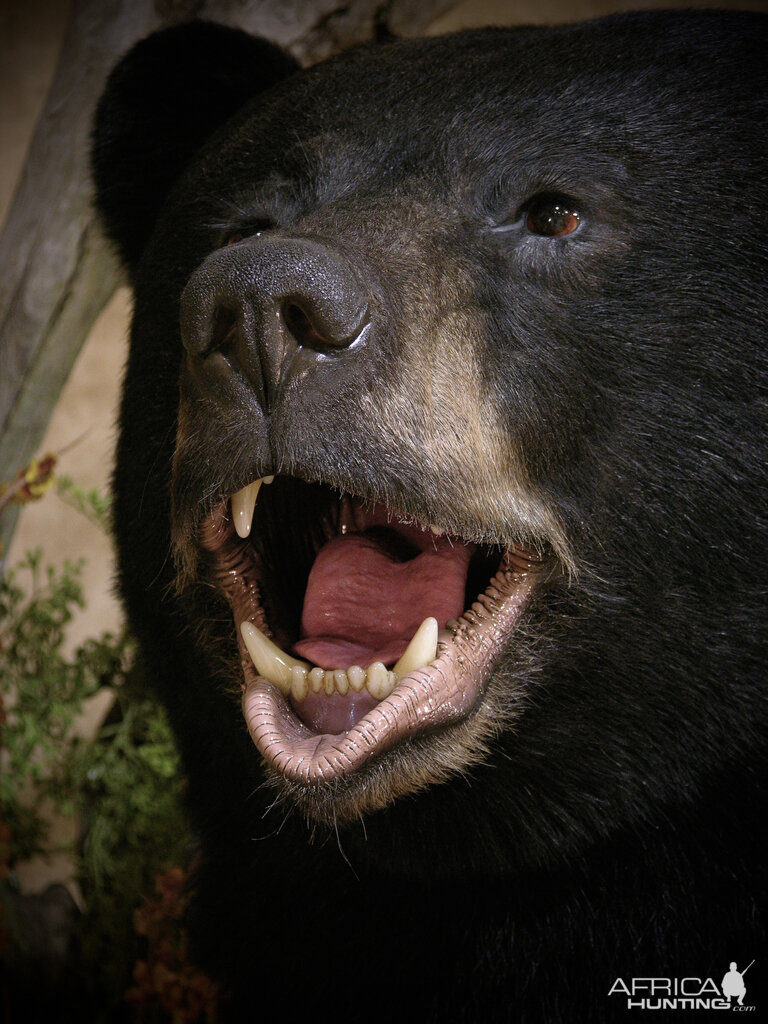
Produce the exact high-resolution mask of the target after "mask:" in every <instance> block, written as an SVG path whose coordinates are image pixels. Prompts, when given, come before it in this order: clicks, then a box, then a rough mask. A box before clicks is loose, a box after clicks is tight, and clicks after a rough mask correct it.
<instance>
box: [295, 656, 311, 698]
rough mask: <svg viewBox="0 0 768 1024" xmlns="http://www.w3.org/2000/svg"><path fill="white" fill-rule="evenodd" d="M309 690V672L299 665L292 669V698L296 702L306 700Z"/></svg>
mask: <svg viewBox="0 0 768 1024" xmlns="http://www.w3.org/2000/svg"><path fill="white" fill-rule="evenodd" d="M308 690H309V672H308V671H307V670H306V669H305V668H300V667H299V666H298V665H293V666H292V667H291V696H292V697H293V698H294V700H304V698H305V697H306V696H307V692H308Z"/></svg>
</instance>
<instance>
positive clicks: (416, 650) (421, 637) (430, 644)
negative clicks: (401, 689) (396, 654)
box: [392, 618, 437, 679]
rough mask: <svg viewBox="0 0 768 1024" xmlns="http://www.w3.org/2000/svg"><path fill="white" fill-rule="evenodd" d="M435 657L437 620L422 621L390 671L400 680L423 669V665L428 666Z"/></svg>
mask: <svg viewBox="0 0 768 1024" xmlns="http://www.w3.org/2000/svg"><path fill="white" fill-rule="evenodd" d="M436 657H437V619H433V618H428V619H424V621H423V622H422V624H421V625H420V626H419V628H418V629H417V630H416V632H415V633H414V634H413V639H412V640H411V642H410V643H409V644H408V646H407V647H406V649H405V651H404V653H403V656H402V657H401V658H400V660H399V661H398V662H397V664H396V665H395V667H394V668H393V669H392V671H393V672H394V673H395V675H396V676H397V678H398V679H402V677H403V676H407V675H408V673H409V672H414V671H415V670H416V669H417V668H424V666H425V665H429V663H430V662H431V661H434V660H435V658H436Z"/></svg>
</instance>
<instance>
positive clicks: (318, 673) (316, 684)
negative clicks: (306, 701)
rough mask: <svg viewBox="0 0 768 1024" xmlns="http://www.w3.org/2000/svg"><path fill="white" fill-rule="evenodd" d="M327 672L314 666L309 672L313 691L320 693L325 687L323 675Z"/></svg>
mask: <svg viewBox="0 0 768 1024" xmlns="http://www.w3.org/2000/svg"><path fill="white" fill-rule="evenodd" d="M324 675H325V672H323V670H322V669H321V668H313V669H312V671H311V672H310V673H309V685H310V686H311V688H312V693H320V691H321V690H322V688H323V676H324Z"/></svg>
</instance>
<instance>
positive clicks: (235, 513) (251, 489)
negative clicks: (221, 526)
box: [232, 475, 275, 539]
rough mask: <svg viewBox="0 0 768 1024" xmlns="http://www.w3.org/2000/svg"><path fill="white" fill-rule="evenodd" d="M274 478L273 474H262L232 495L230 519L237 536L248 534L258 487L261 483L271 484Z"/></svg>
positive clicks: (243, 536) (244, 536)
mask: <svg viewBox="0 0 768 1024" xmlns="http://www.w3.org/2000/svg"><path fill="white" fill-rule="evenodd" d="M274 479H275V477H274V475H273V476H262V477H260V478H259V479H258V480H254V481H253V483H250V484H248V485H247V487H243V488H242V490H240V491H238V492H237V493H236V494H233V495H232V519H233V520H234V523H235V530H236V531H237V535H238V537H242V538H243V539H245V538H246V537H248V536H250V533H251V523H252V522H253V510H254V509H255V508H256V498H257V497H258V494H259V489H260V488H261V485H262V484H271V483H272V481H273V480H274Z"/></svg>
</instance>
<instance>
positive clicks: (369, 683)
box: [240, 622, 397, 700]
mask: <svg viewBox="0 0 768 1024" xmlns="http://www.w3.org/2000/svg"><path fill="white" fill-rule="evenodd" d="M240 632H241V633H242V635H243V641H244V643H245V646H246V649H247V651H248V654H249V655H250V656H251V661H252V662H253V664H254V667H255V668H256V671H257V672H258V673H259V675H260V676H263V677H264V678H265V679H266V680H267V682H270V683H272V684H273V685H274V686H276V687H277V688H278V689H279V690H280V691H281V693H283V694H285V696H286V697H287V696H289V695H290V696H291V697H293V698H294V699H295V700H304V698H305V697H306V696H307V694H308V693H310V692H311V693H325V694H326V696H328V697H330V696H332V695H333V694H334V693H340V694H342V695H343V694H346V693H348V692H349V690H354V692H355V693H359V692H360V691H361V690H362V689H363V687H364V686H365V687H367V689H368V692H369V693H370V694H371V696H373V697H375V698H376V699H377V700H384V698H385V697H388V696H389V695H390V693H392V691H393V690H394V688H395V686H396V685H397V677H396V676H395V673H394V672H390V671H388V669H387V667H386V666H385V665H383V664H382V662H380V661H374V663H373V664H372V665H371V666H370V668H369V669H368V671H367V672H366V671H364V670H363V669H362V668H360V666H359V665H353V666H352V667H351V668H349V669H347V670H346V671H344V670H343V669H326V670H325V671H324V670H323V669H321V668H317V667H314V668H313V667H312V666H311V665H308V664H307V662H306V661H299V660H298V658H292V657H291V656H290V654H286V653H285V651H282V650H281V649H280V648H279V647H278V646H277V644H275V643H273V642H272V641H271V640H270V639H269V638H268V637H266V636H264V634H263V633H262V632H261V630H260V629H257V628H256V626H254V625H253V623H251V622H243V623H241V625H240Z"/></svg>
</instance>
